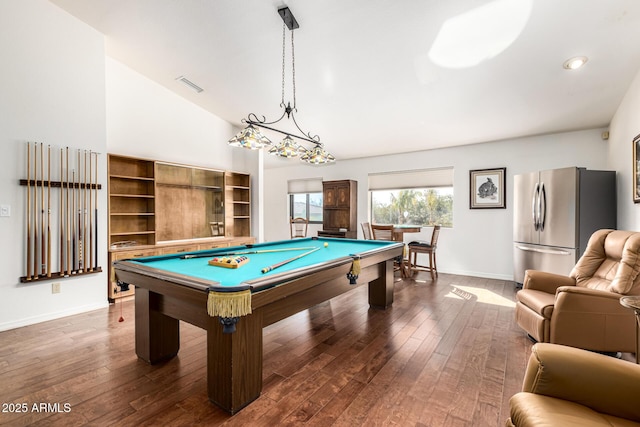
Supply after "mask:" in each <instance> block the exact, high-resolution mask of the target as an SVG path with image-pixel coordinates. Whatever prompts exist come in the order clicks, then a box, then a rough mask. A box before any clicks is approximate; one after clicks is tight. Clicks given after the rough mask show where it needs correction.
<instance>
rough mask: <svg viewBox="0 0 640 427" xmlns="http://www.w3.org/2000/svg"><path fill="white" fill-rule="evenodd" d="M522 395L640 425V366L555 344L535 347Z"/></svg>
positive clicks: (526, 373) (543, 344)
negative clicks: (572, 404) (569, 403)
mask: <svg viewBox="0 0 640 427" xmlns="http://www.w3.org/2000/svg"><path fill="white" fill-rule="evenodd" d="M522 391H525V392H530V393H536V394H541V395H546V396H551V397H556V398H558V399H563V400H568V401H572V402H576V403H579V404H581V405H584V406H587V407H589V408H591V409H593V410H595V411H597V412H601V413H605V414H609V415H613V416H616V417H620V418H625V419H629V420H634V421H637V422H640V405H638V396H640V365H636V364H633V363H631V362H627V361H623V360H619V359H615V358H612V357H609V356H604V355H601V354H598V353H592V352H589V351H586V350H580V349H577V348H573V347H566V346H562V345H556V344H548V343H538V344H536V345H534V346H533V348H532V350H531V356H530V358H529V363H528V365H527V370H526V372H525V378H524V383H523V386H522Z"/></svg>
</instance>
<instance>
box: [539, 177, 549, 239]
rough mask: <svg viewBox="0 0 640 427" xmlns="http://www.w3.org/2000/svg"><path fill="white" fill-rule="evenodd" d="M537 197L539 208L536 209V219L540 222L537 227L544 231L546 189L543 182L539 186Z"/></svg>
mask: <svg viewBox="0 0 640 427" xmlns="http://www.w3.org/2000/svg"><path fill="white" fill-rule="evenodd" d="M538 197H539V204H540V209H539V211H538V212H539V214H538V220H539V222H540V224H539V228H540V231H544V225H545V223H546V222H547V191H546V190H545V189H544V182H543V183H542V184H541V186H540V195H539V196H538Z"/></svg>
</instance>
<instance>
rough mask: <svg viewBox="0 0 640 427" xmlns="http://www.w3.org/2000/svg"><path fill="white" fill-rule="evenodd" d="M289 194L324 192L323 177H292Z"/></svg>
mask: <svg viewBox="0 0 640 427" xmlns="http://www.w3.org/2000/svg"><path fill="white" fill-rule="evenodd" d="M287 188H288V192H289V194H305V193H322V178H307V179H290V180H289V181H287Z"/></svg>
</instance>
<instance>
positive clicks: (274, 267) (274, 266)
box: [261, 247, 322, 273]
mask: <svg viewBox="0 0 640 427" xmlns="http://www.w3.org/2000/svg"><path fill="white" fill-rule="evenodd" d="M318 249H322V248H321V247H319V248H315V249H313V250H310V251H309V252H305V253H303V254H300V255H298V256H294V257H293V258H289V259H285V260H284V261H282V262H279V263H277V264H273V265H270V266H269V267H265V268H263V269H262V270H261V271H262V273H268V272H270V271H272V270H275V269H276V268H279V267H282V266H283V265H285V264H289V263H290V262H293V261H295V260H297V259H300V258H302V257H304V256H307V255H309V254H311V253H313V252H315V251H317V250H318Z"/></svg>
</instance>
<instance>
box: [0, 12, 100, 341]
mask: <svg viewBox="0 0 640 427" xmlns="http://www.w3.org/2000/svg"><path fill="white" fill-rule="evenodd" d="M0 16H1V17H2V18H1V21H2V25H0V57H2V67H0V146H1V147H2V155H0V204H6V205H10V206H11V216H10V217H1V218H0V236H2V242H4V245H2V246H1V247H0V330H4V329H9V328H13V327H17V326H21V325H25V324H30V323H35V322H38V321H43V320H48V319H51V318H56V317H61V316H64V315H67V314H72V313H76V312H81V311H86V310H90V309H94V308H98V307H102V306H105V305H106V304H107V299H106V280H107V279H106V274H105V273H99V274H91V275H86V276H81V277H78V278H69V279H62V280H57V282H59V283H61V293H60V294H55V295H54V294H52V293H51V282H38V283H32V284H21V283H20V282H19V277H21V276H24V275H25V274H26V266H25V265H26V255H25V254H26V247H25V236H26V221H25V216H26V187H22V186H19V185H18V181H19V180H20V179H25V178H26V142H27V141H38V142H43V143H44V144H45V146H46V145H48V144H50V145H52V147H53V149H54V152H55V150H56V148H59V147H66V146H69V147H71V148H72V149H73V150H75V149H82V150H92V151H96V152H99V153H102V155H101V156H100V165H99V170H100V169H101V170H102V172H103V173H102V174H101V178H100V180H99V182H100V183H101V184H102V185H103V190H101V191H100V192H99V197H100V199H99V203H100V205H102V206H106V188H105V186H104V185H105V180H104V176H105V174H106V161H105V160H106V155H105V152H106V141H105V95H104V93H105V77H104V61H105V56H104V39H103V36H102V34H99V33H98V32H97V31H95V30H94V29H92V28H91V27H89V26H87V25H85V24H83V23H81V22H80V21H78V20H77V19H75V18H73V17H71V16H70V15H69V14H67V13H66V12H64V11H62V10H60V9H59V8H57V7H56V6H54V5H52V4H51V3H49V2H48V1H45V0H20V1H3V2H0ZM58 158H59V157H58ZM55 164H57V163H54V167H52V170H54V171H57V169H56V168H55ZM54 215H55V213H54ZM54 218H55V217H54ZM99 218H100V224H101V225H102V227H101V230H99V233H100V236H99V239H100V240H101V241H102V242H106V240H105V239H106V216H105V211H104V210H103V211H101V212H100V215H99ZM54 262H56V261H55V258H54ZM106 262H107V258H106V245H103V247H102V248H101V250H100V253H99V265H100V266H102V267H103V269H104V268H105V267H106ZM54 265H55V264H54ZM58 270H59V268H58V269H54V270H53V271H58Z"/></svg>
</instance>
